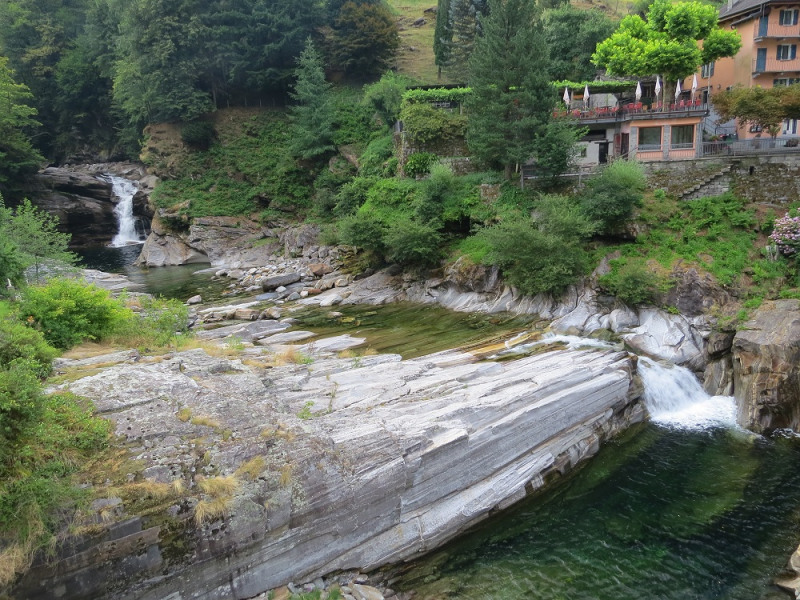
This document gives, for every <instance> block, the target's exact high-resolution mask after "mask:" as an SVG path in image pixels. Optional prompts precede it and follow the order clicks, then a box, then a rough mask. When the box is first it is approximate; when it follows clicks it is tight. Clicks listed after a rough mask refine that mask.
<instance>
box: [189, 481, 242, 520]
mask: <svg viewBox="0 0 800 600" xmlns="http://www.w3.org/2000/svg"><path fill="white" fill-rule="evenodd" d="M238 487H239V480H238V478H237V477H236V476H235V475H229V476H227V477H208V478H205V479H201V480H200V481H199V482H198V488H199V489H200V491H201V492H202V493H203V494H204V495H205V496H206V497H205V498H203V499H202V500H200V502H198V503H197V506H195V509H194V519H195V522H196V523H197V524H198V525H201V524H202V523H204V522H207V521H214V520H216V519H218V518H220V517H222V516H223V515H224V514H225V513H226V512H227V511H228V508H229V507H230V505H231V503H232V502H233V494H234V492H236V489H237V488H238Z"/></svg>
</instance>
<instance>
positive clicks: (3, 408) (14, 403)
mask: <svg viewBox="0 0 800 600" xmlns="http://www.w3.org/2000/svg"><path fill="white" fill-rule="evenodd" d="M40 368H41V367H40V365H39V364H38V363H36V362H33V361H29V360H25V359H24V358H15V359H14V360H12V361H11V362H10V363H8V365H7V366H6V367H5V368H3V369H2V370H0V461H5V460H6V459H7V455H8V452H9V451H10V449H11V448H12V446H13V445H14V443H15V442H16V441H17V440H18V439H19V436H20V434H21V433H22V432H23V431H24V430H25V429H26V428H27V427H28V426H29V425H30V424H31V423H33V422H34V421H35V420H36V418H37V417H38V416H39V414H40V413H41V409H42V390H41V384H40V383H39V378H38V375H37V372H38V371H39V369H40Z"/></svg>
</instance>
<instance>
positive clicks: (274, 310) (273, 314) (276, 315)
mask: <svg viewBox="0 0 800 600" xmlns="http://www.w3.org/2000/svg"><path fill="white" fill-rule="evenodd" d="M261 314H262V315H264V318H265V319H276V320H277V319H280V318H281V315H283V311H281V309H280V308H278V307H277V306H271V307H270V308H268V309H266V310H265V311H264V312H263V313H261Z"/></svg>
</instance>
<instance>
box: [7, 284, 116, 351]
mask: <svg viewBox="0 0 800 600" xmlns="http://www.w3.org/2000/svg"><path fill="white" fill-rule="evenodd" d="M19 314H20V316H21V317H22V318H23V319H25V320H27V321H28V322H29V323H30V324H31V325H32V326H33V327H35V328H36V329H38V330H39V331H41V332H42V333H43V334H44V337H45V339H46V340H47V342H48V343H50V344H52V345H53V346H55V347H56V348H70V347H72V346H74V345H76V344H79V343H80V342H82V341H84V340H100V339H102V338H103V337H105V336H107V335H109V334H110V333H112V332H113V331H114V330H115V328H117V327H118V326H119V325H120V324H122V323H123V322H124V321H125V320H126V319H130V318H131V317H132V314H131V312H130V311H129V310H127V309H125V308H124V307H123V306H122V304H121V303H120V302H118V301H116V300H114V299H113V298H111V297H110V295H109V293H108V291H106V290H103V289H100V288H98V287H96V286H94V285H88V284H86V283H84V282H80V281H73V280H70V279H52V280H50V281H49V282H48V283H47V284H45V285H40V286H33V287H29V288H27V289H26V290H25V292H24V294H23V297H22V301H21V302H20V305H19Z"/></svg>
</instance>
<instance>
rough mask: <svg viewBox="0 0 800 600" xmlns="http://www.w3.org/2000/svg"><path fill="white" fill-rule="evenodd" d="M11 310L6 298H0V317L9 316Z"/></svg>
mask: <svg viewBox="0 0 800 600" xmlns="http://www.w3.org/2000/svg"><path fill="white" fill-rule="evenodd" d="M11 312H12V308H11V303H10V302H9V301H8V300H0V319H5V318H6V317H8V316H10V315H11Z"/></svg>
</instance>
